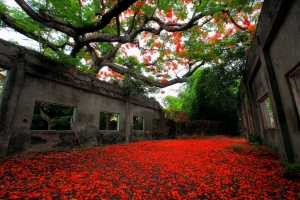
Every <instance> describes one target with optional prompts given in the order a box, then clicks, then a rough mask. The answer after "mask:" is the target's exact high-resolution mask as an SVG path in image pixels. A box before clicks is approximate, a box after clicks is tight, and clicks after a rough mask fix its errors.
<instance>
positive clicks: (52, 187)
mask: <svg viewBox="0 0 300 200" xmlns="http://www.w3.org/2000/svg"><path fill="white" fill-rule="evenodd" d="M233 144H235V145H238V144H239V145H244V146H246V148H241V149H240V151H239V152H236V151H234V149H232V148H226V147H228V146H232V145H233ZM250 150H251V147H250V146H249V145H248V144H247V142H246V141H245V140H244V139H237V138H236V139H233V138H228V137H210V138H208V137H205V138H201V139H190V140H188V139H186V140H159V141H142V142H134V143H130V144H126V145H124V144H118V145H110V146H105V147H94V148H87V149H82V148H81V149H74V150H73V151H64V152H48V153H40V154H36V155H32V156H29V157H27V158H21V159H19V160H13V159H11V158H1V159H0V162H1V165H0V177H1V179H0V199H83V198H87V199H299V198H300V180H299V179H296V180H287V179H285V178H283V176H282V174H281V172H282V170H283V169H282V166H281V165H280V164H279V163H278V161H279V158H278V156H277V155H275V154H274V153H271V152H269V153H268V154H265V153H264V152H261V151H252V152H251V153H249V152H250ZM262 153H263V156H262ZM87 182H88V183H89V184H86V183H87ZM262 186H263V187H262Z"/></svg>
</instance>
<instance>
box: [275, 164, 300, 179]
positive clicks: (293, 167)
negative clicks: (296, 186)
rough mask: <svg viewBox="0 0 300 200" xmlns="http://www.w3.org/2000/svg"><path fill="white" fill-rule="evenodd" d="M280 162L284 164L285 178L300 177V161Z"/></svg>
mask: <svg viewBox="0 0 300 200" xmlns="http://www.w3.org/2000/svg"><path fill="white" fill-rule="evenodd" d="M280 164H281V165H282V166H283V175H284V177H285V178H287V179H297V178H299V177H300V163H299V162H293V163H287V162H280Z"/></svg>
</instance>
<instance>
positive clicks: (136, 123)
mask: <svg viewBox="0 0 300 200" xmlns="http://www.w3.org/2000/svg"><path fill="white" fill-rule="evenodd" d="M133 130H135V131H142V130H144V118H143V117H137V116H133Z"/></svg>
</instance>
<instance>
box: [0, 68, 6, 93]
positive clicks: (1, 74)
mask: <svg viewBox="0 0 300 200" xmlns="http://www.w3.org/2000/svg"><path fill="white" fill-rule="evenodd" d="M6 76H7V70H4V69H2V68H0V99H1V97H2V92H3V88H4V82H5V79H6Z"/></svg>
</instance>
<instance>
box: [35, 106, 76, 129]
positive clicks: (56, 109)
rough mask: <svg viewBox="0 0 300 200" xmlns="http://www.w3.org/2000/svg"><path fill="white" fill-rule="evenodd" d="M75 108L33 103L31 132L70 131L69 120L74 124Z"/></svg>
mask: <svg viewBox="0 0 300 200" xmlns="http://www.w3.org/2000/svg"><path fill="white" fill-rule="evenodd" d="M75 116H76V108H74V107H69V106H62V105H55V104H50V103H45V102H38V101H37V102H35V107H34V112H33V117H32V123H31V127H30V129H31V130H71V128H70V120H71V118H72V120H73V122H75Z"/></svg>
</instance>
